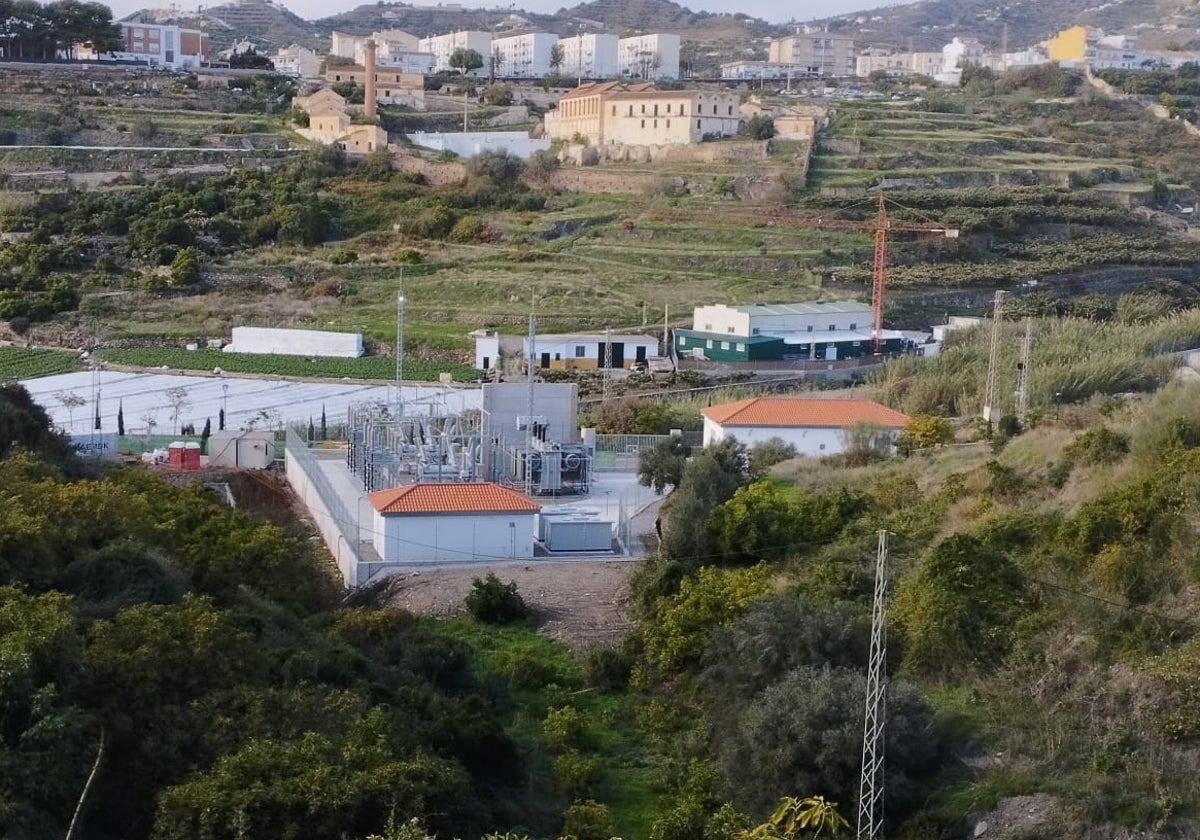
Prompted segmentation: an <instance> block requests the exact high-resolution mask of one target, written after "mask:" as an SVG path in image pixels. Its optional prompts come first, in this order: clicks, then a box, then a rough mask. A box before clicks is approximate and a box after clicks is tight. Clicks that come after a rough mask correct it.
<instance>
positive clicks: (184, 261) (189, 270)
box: [171, 245, 200, 286]
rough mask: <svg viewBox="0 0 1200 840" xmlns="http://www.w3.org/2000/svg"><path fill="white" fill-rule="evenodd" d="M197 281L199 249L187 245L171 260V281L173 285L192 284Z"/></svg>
mask: <svg viewBox="0 0 1200 840" xmlns="http://www.w3.org/2000/svg"><path fill="white" fill-rule="evenodd" d="M199 282H200V251H199V250H197V249H196V248H195V246H192V245H189V246H188V247H186V248H183V249H181V250H180V251H179V253H178V254H176V255H175V259H173V260H171V283H172V284H173V285H175V286H193V285H195V284H196V283H199Z"/></svg>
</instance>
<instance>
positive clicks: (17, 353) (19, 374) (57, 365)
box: [0, 347, 79, 382]
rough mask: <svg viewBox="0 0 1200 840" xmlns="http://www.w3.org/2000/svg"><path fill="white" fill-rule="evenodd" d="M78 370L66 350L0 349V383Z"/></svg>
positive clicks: (76, 363)
mask: <svg viewBox="0 0 1200 840" xmlns="http://www.w3.org/2000/svg"><path fill="white" fill-rule="evenodd" d="M78 369H79V362H78V361H77V360H76V357H75V354H74V353H71V352H69V351H66V350H31V349H29V348H26V347H0V382H7V381H10V380H14V379H35V378H37V377H39V376H52V375H54V374H56V373H70V372H71V371H74V370H78Z"/></svg>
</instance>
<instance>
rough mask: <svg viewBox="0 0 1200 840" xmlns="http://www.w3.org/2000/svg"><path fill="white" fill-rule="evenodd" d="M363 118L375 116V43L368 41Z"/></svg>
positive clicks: (365, 61)
mask: <svg viewBox="0 0 1200 840" xmlns="http://www.w3.org/2000/svg"><path fill="white" fill-rule="evenodd" d="M363 56H364V61H363V64H364V65H365V66H364V68H363V69H364V70H366V73H365V74H364V77H363V116H366V117H374V116H375V42H374V41H373V40H370V39H368V40H367V42H366V43H365V44H363Z"/></svg>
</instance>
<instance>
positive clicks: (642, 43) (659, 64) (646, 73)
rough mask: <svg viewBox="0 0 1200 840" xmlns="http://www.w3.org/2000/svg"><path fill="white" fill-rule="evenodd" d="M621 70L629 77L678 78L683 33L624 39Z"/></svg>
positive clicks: (620, 44)
mask: <svg viewBox="0 0 1200 840" xmlns="http://www.w3.org/2000/svg"><path fill="white" fill-rule="evenodd" d="M617 72H618V74H619V75H621V76H623V77H625V78H629V79H678V78H679V36H678V35H667V34H654V35H636V36H634V37H632V38H621V39H620V40H618V41H617Z"/></svg>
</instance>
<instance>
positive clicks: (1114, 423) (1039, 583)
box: [625, 333, 1200, 840]
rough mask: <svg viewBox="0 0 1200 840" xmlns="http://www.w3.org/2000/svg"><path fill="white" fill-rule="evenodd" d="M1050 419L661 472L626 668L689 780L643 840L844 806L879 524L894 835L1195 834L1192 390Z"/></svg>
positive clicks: (1198, 503) (925, 376) (1198, 488)
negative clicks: (651, 550)
mask: <svg viewBox="0 0 1200 840" xmlns="http://www.w3.org/2000/svg"><path fill="white" fill-rule="evenodd" d="M1079 335H1080V338H1077V339H1076V342H1077V343H1075V344H1074V346H1075V348H1076V351H1078V349H1079V348H1080V347H1081V346H1082V344H1080V343H1078V342H1079V341H1086V340H1087V339H1082V338H1081V336H1082V333H1080V334H1079ZM1066 344H1067V342H1066V341H1065V340H1064V341H1063V346H1066ZM1098 352H1099V351H1098ZM947 364H952V362H951V361H950V360H949V358H948V359H947ZM913 374H914V375H913V380H914V385H915V386H916V387H919V388H921V389H930V388H933V387H936V385H937V384H938V382H939V380H940V378H941V377H942V376H944V374H945V369H944V368H943V367H941V366H939V365H937V364H935V365H934V366H932V367H928V368H926V369H924V370H921V371H913ZM1097 387H1099V386H1097ZM1073 398H1074V397H1072V399H1073ZM1040 416H1041V417H1042V418H1043V419H1042V420H1041V421H1040V422H1039V424H1038V425H1037V426H1036V427H1035V428H1030V429H1028V430H1025V431H1021V430H1020V428H1019V425H1016V424H1012V423H1006V424H1001V425H1002V426H1003V427H1004V428H1005V429H1006V430H1007V431H1006V432H1004V433H1000V432H996V433H995V436H994V437H992V438H991V439H988V438H987V437H986V433H983V435H982V439H979V442H977V443H965V442H960V443H959V444H957V445H955V446H951V447H938V448H936V449H929V450H923V451H917V452H915V453H914V454H912V455H910V456H909V457H907V458H883V457H881V456H880V455H879V454H877V453H873V452H872V451H871V450H870V449H869V448H866V447H865V446H864V447H863V448H857V445H856V444H854V443H853V440H854V439H853V438H850V437H849V436H848V440H851V444H850V445H851V451H850V453H849V454H848V455H846V456H836V457H833V458H826V459H823V460H816V459H800V460H793V461H785V462H783V463H781V464H778V465H777V466H775V467H774V468H772V469H771V470H770V472H769V474H767V475H766V476H765V477H763V473H762V471H761V469H759V470H754V469H753V468H751V469H750V470H749V471H748V468H747V460H746V454H747V453H744V452H739V451H738V449H737V447H736V445H725V444H723V445H721V446H719V447H715V448H714V447H710V448H709V449H706V450H704V452H702V453H699V454H697V453H693V455H692V458H691V459H690V460H689V461H687V462H686V463H685V464H682V469H681V470H678V467H670V466H669V464H670V459H669V458H668V457H667V455H666V454H665V453H664V454H663V456H662V458H661V459H660V460H656V461H654V462H653V463H654V464H655V466H653V467H652V469H654V470H665V472H664V473H663V474H667V473H671V472H672V471H674V475H675V478H674V481H675V482H677V485H678V486H677V487H676V489H675V490H674V492H673V493H672V495H671V496H670V497H669V498H668V500H667V503H666V505H665V506H664V514H663V517H664V518H663V523H662V525H663V527H662V544H661V546H660V559H658V560H657V561H654V562H651V563H649V564H648V565H647V567H646V568H645V569H644V570H643V571H642V572H641V573H640V574H639V577H638V579H637V581H636V582H635V584H634V599H635V604H636V605H637V608H638V609H639V610H640V615H641V624H640V626H639V630H638V632H637V634H636V635H635V636H634V637H633V638H632V639H631V640H630V641H629V643H628V644H627V646H626V648H625V650H626V653H627V655H628V657H629V659H628V661H629V664H630V667H631V668H632V674H633V676H632V680H631V685H632V686H633V687H634V689H635V690H636V691H637V692H638V694H639V695H640V697H641V698H642V702H644V703H645V704H646V705H647V713H646V714H645V715H644V716H643V717H642V719H641V720H642V725H644V726H645V725H649V726H650V727H651V729H650V731H651V732H654V733H656V734H657V736H658V738H659V743H660V745H663V746H664V748H665V749H667V751H668V753H670V754H674V755H675V756H676V760H677V762H678V764H679V766H681V767H684V766H687V767H689V770H688V772H687V773H684V774H682V775H681V777H680V780H679V782H678V794H677V797H676V798H675V799H673V800H669V801H670V802H671V803H672V804H671V807H670V808H668V809H667V810H666V811H662V810H660V812H659V813H658V815H657V816H656V821H655V823H654V827H653V829H652V831H651V834H650V836H651V837H655V838H680V840H683V838H685V837H689V836H693V837H694V836H700V832H701V831H706V832H707V831H713V832H714V833H713V834H712V836H722V837H723V836H728V835H723V834H720V833H719V832H718V831H716V829H713V828H712V826H714V825H715V824H716V823H717V822H719V821H720V819H721V816H720V815H721V813H722V812H721V809H720V806H721V803H724V802H730V803H732V805H733V806H734V807H735V808H736V809H739V810H744V811H745V812H747V814H748V817H753V816H754V815H756V814H761V813H762V812H763V810H764V809H766V808H768V807H769V806H770V804H771V802H772V801H773V797H775V796H777V795H779V794H780V793H781V792H806V793H816V792H819V793H820V794H822V795H824V796H826V797H827V798H828V799H830V800H831V801H835V802H838V803H841V804H842V806H843V808H846V810H852V809H853V807H854V803H856V802H857V795H858V751H857V748H858V743H859V742H858V738H859V736H860V732H861V729H860V726H861V720H862V718H861V716H862V702H863V691H864V687H863V676H862V675H863V673H864V669H865V668H866V654H867V638H868V637H867V627H868V624H869V614H870V598H871V593H872V578H873V564H874V558H875V548H876V543H877V539H878V537H877V534H878V532H879V531H881V530H886V531H888V532H890V534H891V537H890V563H891V566H890V569H891V571H890V574H891V579H892V588H891V591H892V593H893V599H892V605H891V608H890V616H889V645H890V648H889V650H890V653H891V656H890V657H889V671H890V672H891V674H892V676H891V679H892V682H891V685H890V688H889V692H890V693H889V698H890V699H889V715H890V718H889V730H888V733H889V734H888V745H887V755H888V780H887V789H888V793H889V797H888V804H887V810H888V825H889V828H888V836H890V837H897V838H912V840H918V838H919V840H931V838H933V839H934V840H936V838H946V840H951V839H952V838H953V840H960V838H965V837H969V836H971V835H972V828H973V827H974V826H975V824H976V822H977V821H985V822H988V823H989V824H990V825H991V829H990V830H989V834H990V833H991V832H995V833H996V836H1000V837H1011V838H1016V837H1055V838H1085V837H1118V836H1137V837H1145V838H1160V837H1161V838H1166V837H1184V836H1190V834H1192V833H1194V832H1195V830H1196V826H1197V820H1198V819H1200V810H1198V807H1200V790H1198V789H1197V788H1196V786H1195V779H1196V776H1195V774H1194V773H1193V772H1192V769H1191V768H1194V767H1196V766H1197V765H1198V764H1200V730H1197V728H1196V726H1195V725H1194V720H1195V719H1194V714H1193V710H1192V705H1193V695H1194V692H1195V690H1196V688H1197V683H1196V680H1197V679H1200V660H1198V659H1197V645H1196V638H1197V631H1198V630H1200V625H1198V624H1197V623H1196V622H1195V621H1194V616H1195V614H1196V608H1197V606H1198V605H1197V602H1196V592H1197V591H1200V590H1198V589H1197V584H1198V583H1200V566H1198V565H1197V563H1196V557H1195V552H1194V551H1193V549H1192V546H1193V542H1194V532H1195V529H1196V527H1197V525H1198V523H1200V485H1197V484H1196V479H1195V476H1196V475H1197V467H1198V466H1200V461H1198V460H1197V458H1198V457H1200V448H1197V447H1198V446H1200V434H1198V427H1197V425H1196V418H1197V417H1198V416H1200V388H1198V387H1197V386H1196V385H1194V384H1188V385H1168V386H1167V387H1165V388H1164V389H1163V390H1161V391H1159V392H1157V393H1155V394H1154V395H1153V396H1150V397H1146V398H1141V399H1137V398H1131V399H1125V400H1121V399H1113V398H1104V397H1100V396H1097V397H1095V398H1092V399H1090V400H1084V401H1083V402H1071V403H1070V404H1069V405H1062V406H1059V413H1058V415H1057V417H1056V416H1055V415H1054V413H1053V412H1051V413H1048V414H1041V415H1040ZM913 428H914V429H916V428H918V424H916V423H914V427H913ZM919 428H922V429H925V428H932V426H930V425H928V424H924V423H923V424H922V425H921V426H920V427H919ZM946 428H947V429H948V428H949V427H948V426H947V427H946ZM971 436H972V434H971V433H964V434H962V435H960V441H964V440H965V439H966V438H968V437H971ZM977 439H978V438H977ZM768 446H769V445H768V444H760V445H759V446H756V447H755V448H754V449H752V450H751V451H750V453H749V464H750V465H751V467H752V466H753V464H754V463H755V461H756V458H758V460H759V461H760V463H770V461H765V462H764V461H762V460H761V458H759V457H758V456H760V455H762V456H764V457H765V455H766V451H765V448H766V447H768ZM760 450H762V451H761V452H760ZM781 454H782V456H783V457H785V458H786V453H781ZM778 458H779V455H776V456H775V457H774V458H772V459H771V460H778ZM650 463H651V462H649V461H645V460H644V464H647V465H648V464H650ZM755 475H757V476H759V477H758V478H755V477H754V476H755ZM917 500H919V503H915V502H916V501H917ZM651 709H652V710H653V714H652V715H651V714H650V710H651ZM818 733H819V734H818ZM1180 768H1188V769H1187V770H1186V771H1185V772H1177V771H1178V770H1179V769H1180ZM1014 814H1015V815H1016V817H1015V818H1014ZM706 836H708V835H706Z"/></svg>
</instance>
